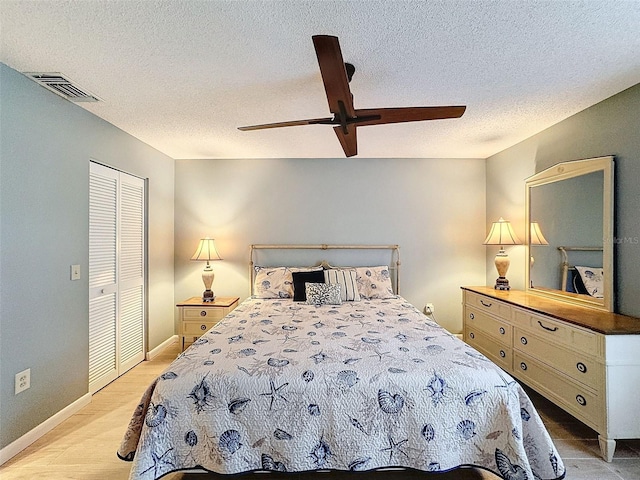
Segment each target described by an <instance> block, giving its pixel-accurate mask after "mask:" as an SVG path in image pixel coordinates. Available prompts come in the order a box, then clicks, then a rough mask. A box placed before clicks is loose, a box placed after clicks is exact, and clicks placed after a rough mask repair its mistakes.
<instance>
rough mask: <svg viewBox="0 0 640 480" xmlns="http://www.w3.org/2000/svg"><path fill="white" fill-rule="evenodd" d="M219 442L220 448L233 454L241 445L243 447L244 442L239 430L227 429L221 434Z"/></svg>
mask: <svg viewBox="0 0 640 480" xmlns="http://www.w3.org/2000/svg"><path fill="white" fill-rule="evenodd" d="M218 444H219V445H220V450H222V451H224V452H229V453H231V454H234V453H236V452H237V451H238V450H239V449H240V447H242V443H240V432H238V431H237V430H227V431H226V432H224V433H223V434H222V435H220V441H219V442H218Z"/></svg>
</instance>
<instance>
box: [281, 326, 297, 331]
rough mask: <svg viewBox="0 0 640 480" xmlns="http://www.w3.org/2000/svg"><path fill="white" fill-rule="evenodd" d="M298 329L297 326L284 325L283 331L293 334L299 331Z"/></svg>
mask: <svg viewBox="0 0 640 480" xmlns="http://www.w3.org/2000/svg"><path fill="white" fill-rule="evenodd" d="M297 329H298V327H296V326H295V325H283V326H282V330H285V331H287V332H291V331H293V330H297Z"/></svg>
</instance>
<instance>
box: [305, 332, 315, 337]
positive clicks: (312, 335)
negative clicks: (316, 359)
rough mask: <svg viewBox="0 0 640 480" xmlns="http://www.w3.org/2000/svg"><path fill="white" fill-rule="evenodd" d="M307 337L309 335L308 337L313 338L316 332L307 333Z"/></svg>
mask: <svg viewBox="0 0 640 480" xmlns="http://www.w3.org/2000/svg"><path fill="white" fill-rule="evenodd" d="M307 335H309V336H310V337H315V336H316V332H307Z"/></svg>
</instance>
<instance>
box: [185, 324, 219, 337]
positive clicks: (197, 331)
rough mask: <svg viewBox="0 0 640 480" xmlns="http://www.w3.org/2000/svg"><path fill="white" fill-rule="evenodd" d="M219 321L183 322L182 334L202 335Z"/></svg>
mask: <svg viewBox="0 0 640 480" xmlns="http://www.w3.org/2000/svg"><path fill="white" fill-rule="evenodd" d="M217 323H218V321H213V322H182V334H183V335H196V336H200V335H203V334H204V333H206V332H207V330H209V329H210V328H212V327H213V326H215V325H216V324H217Z"/></svg>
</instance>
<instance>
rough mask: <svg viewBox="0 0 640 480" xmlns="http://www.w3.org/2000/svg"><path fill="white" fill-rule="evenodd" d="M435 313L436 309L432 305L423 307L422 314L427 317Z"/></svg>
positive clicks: (428, 304)
mask: <svg viewBox="0 0 640 480" xmlns="http://www.w3.org/2000/svg"><path fill="white" fill-rule="evenodd" d="M435 311H436V307H434V306H433V303H427V304H425V306H424V313H426V314H427V315H432V314H433V312H435Z"/></svg>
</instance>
